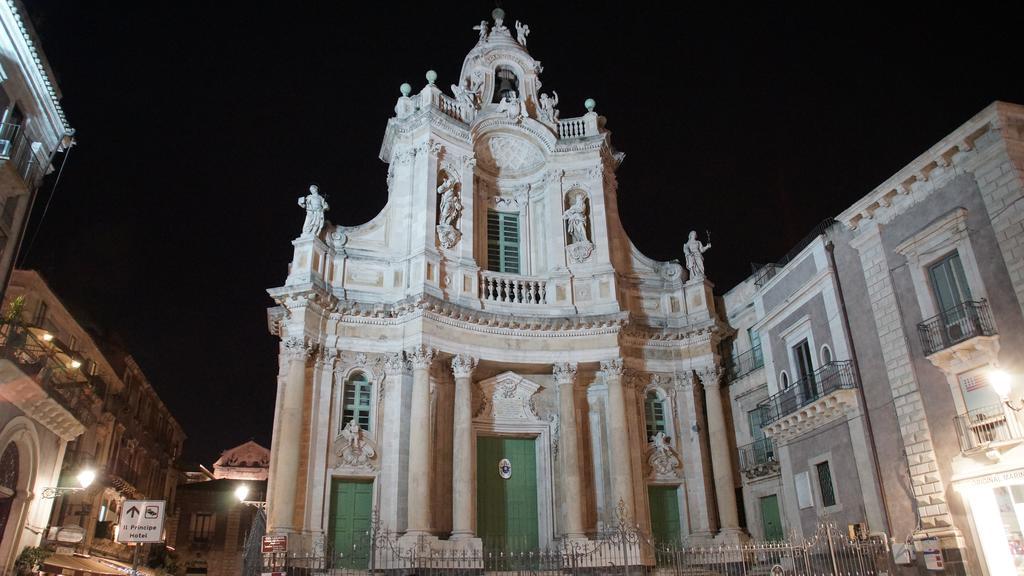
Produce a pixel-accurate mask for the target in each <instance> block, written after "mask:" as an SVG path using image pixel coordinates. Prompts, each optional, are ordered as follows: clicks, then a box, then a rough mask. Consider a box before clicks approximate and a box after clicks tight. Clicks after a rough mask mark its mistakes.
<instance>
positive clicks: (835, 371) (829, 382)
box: [761, 360, 857, 426]
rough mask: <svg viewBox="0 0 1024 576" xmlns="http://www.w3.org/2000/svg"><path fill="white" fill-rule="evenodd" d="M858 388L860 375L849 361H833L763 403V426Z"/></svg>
mask: <svg viewBox="0 0 1024 576" xmlns="http://www.w3.org/2000/svg"><path fill="white" fill-rule="evenodd" d="M856 387H857V377H856V376H854V373H853V367H852V366H851V364H850V361H849V360H843V361H837V362H829V363H828V364H825V365H824V366H822V367H821V368H818V369H817V370H815V371H814V372H813V373H811V374H810V375H809V376H808V377H806V378H802V379H800V380H798V381H796V382H794V383H793V385H792V386H790V387H789V388H786V389H785V390H783V391H781V392H779V393H777V394H775V395H773V396H770V397H769V398H768V399H767V400H765V401H764V402H762V403H761V406H763V407H764V420H762V425H765V426H767V425H768V424H771V423H772V422H775V421H776V420H778V419H779V418H782V417H783V416H787V415H789V414H792V413H793V412H795V411H797V410H798V409H800V408H803V407H804V406H807V405H808V404H811V403H812V402H814V401H816V400H818V399H819V398H823V397H825V396H828V395H829V394H831V393H833V392H835V391H836V390H845V389H853V388H856Z"/></svg>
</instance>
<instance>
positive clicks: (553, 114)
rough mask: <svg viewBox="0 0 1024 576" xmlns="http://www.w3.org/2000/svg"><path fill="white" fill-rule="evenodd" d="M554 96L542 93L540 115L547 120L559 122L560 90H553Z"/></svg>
mask: <svg viewBox="0 0 1024 576" xmlns="http://www.w3.org/2000/svg"><path fill="white" fill-rule="evenodd" d="M551 93H552V94H554V97H552V96H548V95H547V93H544V94H541V95H540V117H541V120H546V121H548V122H550V123H552V124H554V123H556V122H558V108H555V106H558V92H555V91H554V90H552V91H551Z"/></svg>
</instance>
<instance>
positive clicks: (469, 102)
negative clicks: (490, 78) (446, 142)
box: [452, 80, 480, 122]
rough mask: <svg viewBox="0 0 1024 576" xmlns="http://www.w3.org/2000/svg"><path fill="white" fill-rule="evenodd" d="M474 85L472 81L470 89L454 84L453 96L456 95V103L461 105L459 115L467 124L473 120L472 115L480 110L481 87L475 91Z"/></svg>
mask: <svg viewBox="0 0 1024 576" xmlns="http://www.w3.org/2000/svg"><path fill="white" fill-rule="evenodd" d="M472 83H473V82H472V80H470V88H463V87H462V86H459V85H458V84H452V94H453V95H455V102H457V103H458V105H459V114H460V115H461V116H462V119H463V120H466V121H467V122H468V121H469V120H471V118H470V114H471V113H472V112H475V111H476V110H479V109H480V104H479V93H480V86H479V85H478V86H477V87H476V88H475V89H474V88H473V87H472Z"/></svg>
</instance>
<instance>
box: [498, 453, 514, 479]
mask: <svg viewBox="0 0 1024 576" xmlns="http://www.w3.org/2000/svg"><path fill="white" fill-rule="evenodd" d="M498 476H501V477H502V478H504V479H505V480H508V479H509V478H511V477H512V463H511V462H509V461H508V458H502V459H501V460H498Z"/></svg>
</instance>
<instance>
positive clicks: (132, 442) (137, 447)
mask: <svg viewBox="0 0 1024 576" xmlns="http://www.w3.org/2000/svg"><path fill="white" fill-rule="evenodd" d="M14 302H17V304H16V306H20V309H21V313H20V317H19V318H17V319H14V320H12V322H10V323H9V324H7V328H8V329H9V330H12V331H14V333H15V334H18V333H20V334H24V335H25V340H24V341H25V342H27V344H26V345H24V346H23V348H24V349H27V350H31V351H33V352H34V354H33V355H32V356H31V358H32V359H35V361H36V362H37V363H40V362H42V363H44V365H49V366H53V367H57V368H59V372H56V374H58V375H59V378H57V377H55V376H49V377H47V375H48V374H54V373H55V372H53V371H54V370H55V368H49V369H46V368H44V369H41V370H40V371H39V372H38V375H37V377H38V378H41V381H42V382H43V383H44V384H48V385H49V386H50V387H51V388H52V389H53V391H54V393H53V398H54V399H55V400H56V401H57V402H59V403H61V404H62V405H64V406H67V407H68V410H69V412H71V413H72V414H73V415H74V416H75V418H76V420H77V421H78V422H80V424H81V429H80V432H79V434H76V435H75V436H74V437H72V438H68V443H67V445H66V448H65V450H64V454H63V458H62V459H60V460H58V461H57V462H56V466H57V467H56V472H57V474H58V475H57V476H56V477H55V478H54V483H52V484H49V486H54V487H56V486H60V487H74V486H75V477H76V475H77V474H78V473H79V472H81V471H82V470H93V471H95V472H96V479H95V481H94V482H93V483H92V484H91V485H90V486H88V487H87V488H86V489H85V490H79V491H61V492H60V493H59V494H56V495H54V496H53V498H54V500H52V502H54V504H53V509H52V512H49V511H48V512H47V514H46V516H45V517H44V518H43V523H42V525H41V527H45V528H47V529H46V530H45V531H44V534H45V537H44V539H43V542H47V543H49V544H51V545H56V541H57V540H58V538H59V536H58V535H59V533H60V532H61V531H62V530H63V531H65V532H70V531H75V532H79V533H81V534H82V539H81V541H79V542H77V543H69V544H66V543H62V544H60V545H61V546H69V547H72V548H74V549H75V550H76V551H79V552H85V553H92V554H96V555H100V556H106V557H111V558H120V559H124V560H127V559H130V556H131V550H130V548H129V547H128V546H126V545H123V544H119V543H117V542H116V541H115V536H116V533H117V521H118V515H119V513H120V508H121V504H122V503H123V502H124V501H125V499H133V498H151V499H157V500H167V501H168V502H169V504H170V505H173V502H174V499H175V490H176V487H177V485H178V482H179V478H180V472H179V470H178V459H179V457H180V455H181V450H182V445H183V443H184V440H185V435H184V433H183V432H182V429H181V426H180V425H179V424H178V423H177V421H176V420H175V419H174V417H173V416H172V415H171V414H170V412H169V411H168V410H167V407H166V406H165V405H164V404H163V402H162V401H161V400H160V398H159V396H158V395H157V393H156V391H155V390H154V389H153V387H152V385H151V384H150V383H149V381H148V380H147V378H146V376H145V374H144V373H143V372H142V370H141V368H140V367H139V366H138V364H137V363H136V362H135V360H134V359H133V358H132V357H131V356H129V355H127V354H126V353H125V352H124V351H122V350H120V349H118V348H116V347H113V346H111V345H110V344H108V343H105V342H103V341H98V340H97V339H96V337H95V336H94V335H93V334H92V333H91V332H90V331H88V330H86V329H85V328H83V326H82V325H81V323H80V322H79V321H78V320H76V318H75V317H74V316H73V315H72V313H71V312H70V311H69V310H68V309H67V308H66V307H65V305H64V304H63V303H62V302H61V301H60V299H59V298H58V297H57V295H56V294H54V292H53V291H52V290H51V289H50V288H49V286H48V285H47V284H46V282H45V281H44V279H43V278H42V277H41V276H40V275H39V274H38V273H37V272H34V271H28V270H15V271H14V274H13V276H12V278H11V282H10V285H9V287H8V290H7V302H6V303H5V310H8V309H10V307H11V304H12V303H14ZM19 354H20V357H21V358H23V359H25V360H24V361H25V362H26V363H27V360H28V359H30V357H29V356H27V355H26V353H19ZM65 542H66V540H65Z"/></svg>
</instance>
